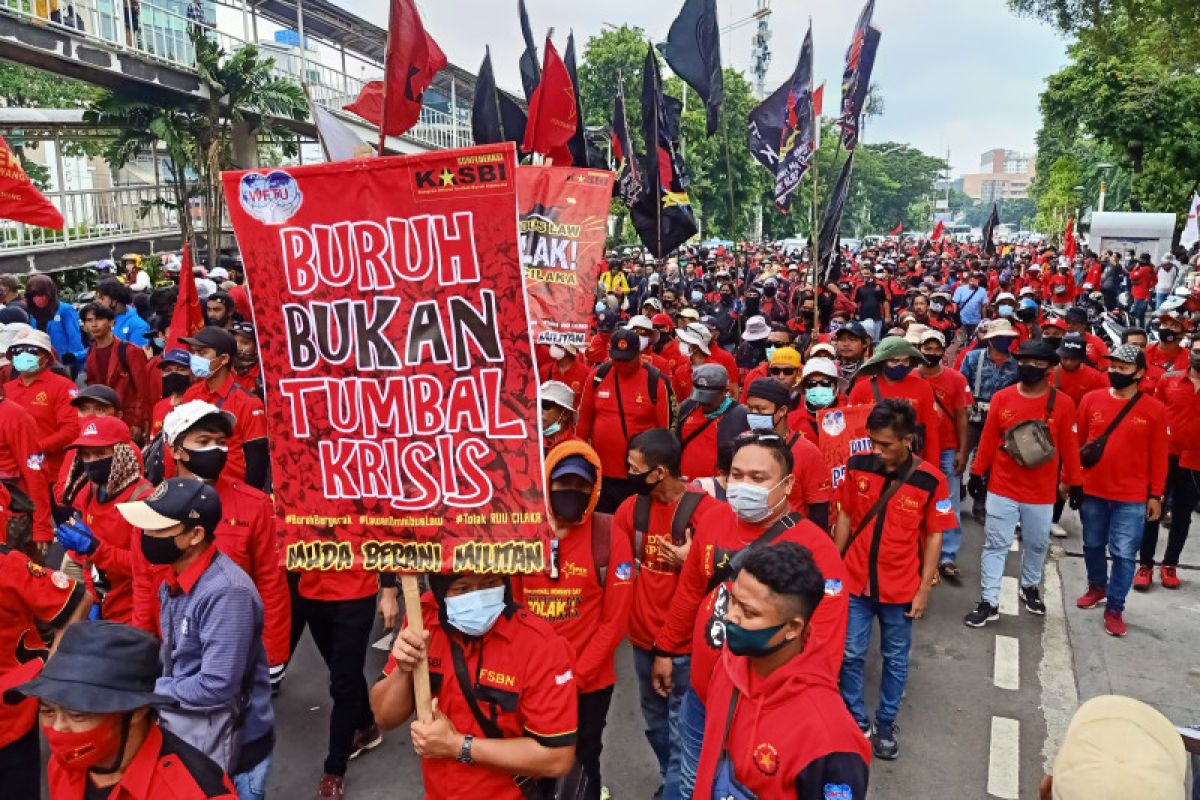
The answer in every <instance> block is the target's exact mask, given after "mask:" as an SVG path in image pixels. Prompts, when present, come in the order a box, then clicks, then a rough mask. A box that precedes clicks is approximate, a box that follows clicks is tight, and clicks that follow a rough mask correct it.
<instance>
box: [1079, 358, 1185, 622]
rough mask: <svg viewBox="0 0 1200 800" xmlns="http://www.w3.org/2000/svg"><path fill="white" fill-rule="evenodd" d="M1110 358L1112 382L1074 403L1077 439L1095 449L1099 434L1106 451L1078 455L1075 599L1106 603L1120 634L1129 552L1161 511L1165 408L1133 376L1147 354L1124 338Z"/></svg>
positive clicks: (1129, 578) (1084, 604) (1107, 618)
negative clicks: (1091, 457) (1082, 580)
mask: <svg viewBox="0 0 1200 800" xmlns="http://www.w3.org/2000/svg"><path fill="white" fill-rule="evenodd" d="M1109 362H1110V363H1109V367H1108V381H1109V384H1110V385H1111V387H1112V388H1111V389H1099V390H1097V391H1094V392H1092V393H1091V394H1088V395H1085V396H1084V398H1083V402H1082V403H1080V404H1079V417H1078V424H1077V431H1078V436H1079V441H1080V442H1083V447H1084V448H1085V449H1094V448H1095V447H1096V445H1095V444H1093V442H1095V441H1096V440H1098V439H1101V441H1102V447H1103V450H1102V451H1101V454H1100V456H1099V458H1098V460H1096V461H1095V462H1094V463H1092V464H1091V465H1090V466H1089V462H1088V460H1087V459H1084V458H1083V457H1082V456H1081V460H1082V461H1083V466H1084V470H1083V497H1082V499H1081V503H1080V504H1079V518H1080V521H1081V522H1082V523H1083V560H1084V563H1085V564H1086V566H1087V575H1088V589H1087V591H1086V592H1085V593H1084V594H1083V595H1082V596H1081V597H1080V598H1079V599H1078V600H1077V601H1076V605H1078V606H1079V607H1080V608H1095V607H1096V606H1097V605H1099V604H1100V603H1107V607H1106V608H1105V610H1104V629H1105V631H1107V632H1108V634H1109V635H1111V636H1124V635H1125V634H1126V632H1127V629H1126V627H1125V620H1124V617H1123V612H1124V610H1125V598H1126V596H1127V595H1128V594H1129V588H1130V586H1131V585H1132V584H1133V574H1134V558H1135V557H1136V556H1137V553H1138V548H1139V547H1140V546H1141V544H1142V533H1143V531H1144V528H1145V521H1146V520H1148V519H1158V518H1159V516H1161V514H1162V497H1163V489H1164V488H1165V484H1166V479H1167V455H1168V448H1167V437H1165V436H1163V431H1165V430H1166V429H1167V411H1166V408H1164V407H1163V404H1162V403H1161V402H1159V401H1158V400H1156V399H1154V398H1153V397H1147V396H1146V395H1144V394H1142V393H1140V392H1139V391H1138V388H1137V384H1138V381H1139V380H1141V379H1142V377H1143V376H1144V375H1145V372H1146V354H1145V353H1143V352H1142V351H1141V350H1138V349H1137V348H1136V347H1134V346H1133V345H1128V344H1123V345H1120V346H1118V347H1117V348H1116V349H1115V350H1113V352H1112V354H1111V355H1110V356H1109ZM1122 414H1123V416H1121V415H1122ZM1102 437H1103V438H1102ZM1073 505H1074V503H1073ZM1106 547H1107V549H1108V554H1109V555H1110V556H1111V557H1112V562H1113V566H1112V575H1111V577H1110V576H1109V573H1108V561H1107V560H1106V559H1105V557H1104V551H1105V548H1106Z"/></svg>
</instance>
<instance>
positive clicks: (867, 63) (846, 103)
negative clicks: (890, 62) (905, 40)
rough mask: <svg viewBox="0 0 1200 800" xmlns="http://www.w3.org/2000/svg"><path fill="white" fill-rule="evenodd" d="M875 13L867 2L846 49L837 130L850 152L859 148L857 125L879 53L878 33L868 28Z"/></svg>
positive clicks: (869, 1)
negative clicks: (839, 128)
mask: <svg viewBox="0 0 1200 800" xmlns="http://www.w3.org/2000/svg"><path fill="white" fill-rule="evenodd" d="M874 13H875V0H867V4H866V6H864V7H863V10H862V14H860V15H859V17H858V23H857V24H856V25H855V26H854V38H853V39H852V40H851V41H850V47H849V48H847V49H846V65H845V67H844V68H843V70H842V108H841V113H840V114H839V115H838V126H839V127H841V129H842V146H843V147H845V148H846V149H847V150H853V149H854V148H855V146H856V145H857V144H858V130H859V121H860V119H861V117H862V112H863V106H864V105H865V104H866V102H867V91H868V90H869V89H870V88H871V70H872V69H873V68H874V66H875V52H876V51H877V50H878V49H879V39H880V36H881V34H880V32H879V29H878V28H876V27H874V26H872V25H871V16H872V15H873V14H874Z"/></svg>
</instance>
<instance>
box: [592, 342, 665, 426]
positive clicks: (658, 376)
mask: <svg viewBox="0 0 1200 800" xmlns="http://www.w3.org/2000/svg"><path fill="white" fill-rule="evenodd" d="M642 366H644V367H645V368H646V372H648V373H650V378H649V380H648V383H649V387H648V389H647V391H648V392H649V395H650V404H651V405H658V384H659V382H660V381H661V382H662V383H664V384H666V386H667V402H668V403H669V406H668V408H669V412H668V426H671V425H674V421H675V414H676V411H677V409H676V408H675V395H674V393H673V392H672V391H671V382H670V381H668V380H667V376H666V375H663V374H662V372H660V371H659V369H658V367H656V366H654V365H653V364H643V365H642ZM610 372H612V362H611V361H605V362H604V363H603V364H601V365H600V366H598V367H596V374H595V375H593V376H592V389H593V390H595V389H598V388H600V384H602V383H604V379H605V378H607V377H608V373H610ZM618 399H620V394H619V393H618ZM623 414H624V412H623V411H622V417H621V429H622V432H625V417H624V415H623ZM629 438H630V437H629V434H628V433H627V432H625V440H626V441H628V440H629Z"/></svg>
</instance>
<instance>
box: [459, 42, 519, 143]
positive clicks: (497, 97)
mask: <svg viewBox="0 0 1200 800" xmlns="http://www.w3.org/2000/svg"><path fill="white" fill-rule="evenodd" d="M471 134H472V135H473V136H474V137H475V144H494V143H496V142H516V143H517V148H518V149H520V146H521V142H523V141H524V140H525V112H524V111H522V110H521V107H520V106H519V105H517V103H516V101H515V100H513V99H512V98H511V97H509V96H508V95H506V94H504V93H503V92H501V91H498V90H497V89H496V79H495V77H494V76H493V74H492V53H491V50H490V49H485V51H484V56H483V64H482V65H480V67H479V76H478V77H477V78H476V79H475V100H474V102H473V103H472V104H471Z"/></svg>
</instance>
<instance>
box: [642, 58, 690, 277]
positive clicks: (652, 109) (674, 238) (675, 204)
mask: <svg viewBox="0 0 1200 800" xmlns="http://www.w3.org/2000/svg"><path fill="white" fill-rule="evenodd" d="M680 107H681V104H680V103H679V101H678V100H675V99H674V98H666V99H665V100H664V98H663V95H662V84H661V77H660V75H659V74H658V59H657V58H656V57H655V55H654V48H653V47H651V48H650V49H649V50H648V52H647V53H646V65H645V67H644V68H643V71H642V136H643V138H644V139H645V140H646V158H645V161H644V163H643V177H644V180H645V188H644V190H643V191H642V193H641V194H640V195H639V197H638V200H637V202H636V203H635V204H634V205H633V206H631V207H630V209H629V216H630V218H631V219H632V220H633V227H634V229H636V230H637V232H638V238H640V239H641V240H642V244H644V245H646V249H648V250H649V251H650V252H651V253H652V254H653V255H654V257H655V258H662V257H663V256H665V255H667V254H668V253H670V252H671V251H673V250H674V249H675V248H677V247H679V246H680V245H681V244H683V243H684V242H686V241H687V240H688V239H690V238H691V237H692V236H694V235H695V234H696V231H697V228H696V219H695V216H694V215H693V213H692V204H691V200H690V199H689V198H688V193H687V187H688V185H689V183H690V181H689V180H688V177H687V174H686V173H685V172H684V168H683V159H682V158H680V156H679V149H678V147H677V141H676V139H673V138H671V134H672V133H675V134H677V133H678V130H679V109H680Z"/></svg>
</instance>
